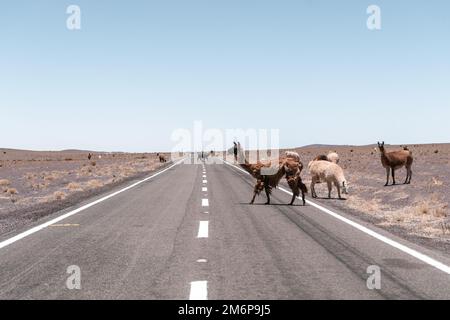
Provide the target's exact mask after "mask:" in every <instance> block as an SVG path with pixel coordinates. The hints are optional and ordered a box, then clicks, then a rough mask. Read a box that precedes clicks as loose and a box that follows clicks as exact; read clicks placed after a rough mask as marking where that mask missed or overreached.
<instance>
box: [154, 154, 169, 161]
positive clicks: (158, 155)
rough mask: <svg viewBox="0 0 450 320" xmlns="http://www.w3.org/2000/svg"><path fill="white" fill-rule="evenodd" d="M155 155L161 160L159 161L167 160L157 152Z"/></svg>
mask: <svg viewBox="0 0 450 320" xmlns="http://www.w3.org/2000/svg"><path fill="white" fill-rule="evenodd" d="M156 156H157V157H159V162H161V163H165V162H167V159H166V157H165V156H164V155H162V154H160V153H157V154H156Z"/></svg>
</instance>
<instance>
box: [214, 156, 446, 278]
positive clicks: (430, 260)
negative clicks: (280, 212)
mask: <svg viewBox="0 0 450 320" xmlns="http://www.w3.org/2000/svg"><path fill="white" fill-rule="evenodd" d="M221 160H222V159H221ZM222 161H223V162H224V163H226V164H228V165H229V166H231V167H234V168H236V169H239V170H240V171H242V172H244V173H246V174H248V175H250V173H248V172H247V171H245V170H244V169H242V168H239V167H237V166H235V165H233V164H231V163H229V162H228V161H225V160H222ZM278 189H280V190H281V191H283V192H285V193H287V194H289V195H291V196H292V192H290V191H288V190H286V189H284V188H283V187H278ZM306 202H307V203H308V204H310V205H311V206H313V207H315V208H317V209H319V210H320V211H322V212H325V213H326V214H328V215H330V216H332V217H334V218H336V219H338V220H340V221H342V222H344V223H346V224H348V225H350V226H352V227H354V228H356V229H358V230H359V231H362V232H364V233H365V234H367V235H369V236H371V237H373V238H375V239H378V240H380V241H382V242H384V243H386V244H388V245H390V246H391V247H394V248H396V249H398V250H400V251H402V252H404V253H406V254H409V255H410V256H412V257H414V258H416V259H418V260H420V261H422V262H425V263H426V264H428V265H430V266H432V267H435V268H436V269H439V270H441V271H443V272H445V273H447V274H449V275H450V267H449V266H447V265H445V264H443V263H442V262H439V261H437V260H435V259H433V258H431V257H429V256H427V255H425V254H423V253H420V252H418V251H416V250H414V249H411V248H409V247H407V246H405V245H403V244H401V243H398V242H397V241H394V240H392V239H390V238H388V237H386V236H383V235H381V234H379V233H377V232H375V231H373V230H371V229H369V228H367V227H364V226H362V225H360V224H359V223H356V222H354V221H352V220H350V219H347V218H345V217H343V216H341V215H339V214H337V213H335V212H333V211H331V210H329V209H327V208H324V207H322V206H321V205H319V204H317V203H315V202H312V201H310V200H306Z"/></svg>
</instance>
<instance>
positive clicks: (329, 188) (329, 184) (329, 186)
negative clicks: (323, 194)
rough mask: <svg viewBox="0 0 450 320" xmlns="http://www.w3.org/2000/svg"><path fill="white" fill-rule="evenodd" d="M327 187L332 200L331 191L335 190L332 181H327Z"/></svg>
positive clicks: (329, 197)
mask: <svg viewBox="0 0 450 320" xmlns="http://www.w3.org/2000/svg"><path fill="white" fill-rule="evenodd" d="M327 186H328V199H331V189H332V188H333V185H332V184H331V181H327Z"/></svg>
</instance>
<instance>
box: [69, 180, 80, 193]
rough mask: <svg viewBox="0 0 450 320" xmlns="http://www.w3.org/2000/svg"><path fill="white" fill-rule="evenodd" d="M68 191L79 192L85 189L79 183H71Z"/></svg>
mask: <svg viewBox="0 0 450 320" xmlns="http://www.w3.org/2000/svg"><path fill="white" fill-rule="evenodd" d="M66 189H69V190H70V191H74V192H78V191H83V188H82V187H81V185H80V184H79V183H76V182H71V183H69V184H68V185H67V187H66Z"/></svg>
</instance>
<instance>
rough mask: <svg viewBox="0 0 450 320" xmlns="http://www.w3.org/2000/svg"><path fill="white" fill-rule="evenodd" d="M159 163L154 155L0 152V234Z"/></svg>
mask: <svg viewBox="0 0 450 320" xmlns="http://www.w3.org/2000/svg"><path fill="white" fill-rule="evenodd" d="M89 153H91V159H90V160H89V159H88V155H89ZM165 156H166V158H168V155H165ZM163 165H165V164H164V163H160V161H159V157H157V155H156V154H154V153H139V154H131V153H118V152H116V153H100V152H89V151H77V150H73V151H70V150H69V151H61V152H39V151H24V150H12V149H0V234H4V233H7V232H9V231H12V230H14V229H17V228H20V227H21V226H23V225H25V224H27V223H29V222H30V221H34V220H37V219H38V218H40V217H42V216H45V215H48V214H51V213H53V212H55V211H58V210H61V209H64V208H66V207H69V206H71V205H74V204H77V203H79V202H81V201H83V200H85V199H87V198H89V197H92V196H94V195H96V194H99V193H101V192H104V191H107V190H108V189H110V188H112V187H114V186H116V185H118V184H120V183H124V182H126V181H129V180H132V179H135V178H137V177H140V176H142V175H145V174H148V173H149V172H151V171H154V170H155V169H158V168H159V167H161V166H163Z"/></svg>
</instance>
